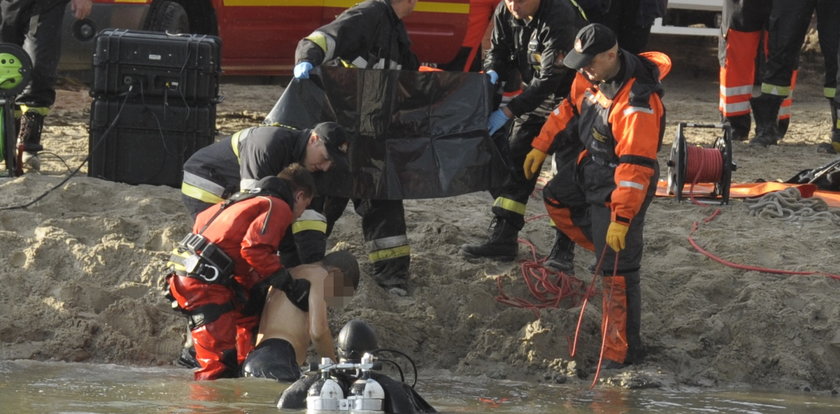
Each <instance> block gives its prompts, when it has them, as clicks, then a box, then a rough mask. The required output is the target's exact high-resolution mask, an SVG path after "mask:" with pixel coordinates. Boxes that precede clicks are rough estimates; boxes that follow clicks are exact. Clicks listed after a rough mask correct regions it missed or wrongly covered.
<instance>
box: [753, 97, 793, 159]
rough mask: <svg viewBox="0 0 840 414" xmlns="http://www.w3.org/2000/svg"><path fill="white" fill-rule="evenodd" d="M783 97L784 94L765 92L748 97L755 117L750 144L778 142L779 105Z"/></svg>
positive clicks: (773, 143)
mask: <svg viewBox="0 0 840 414" xmlns="http://www.w3.org/2000/svg"><path fill="white" fill-rule="evenodd" d="M784 99H785V98H784V96H778V95H770V94H766V93H762V94H761V95H759V96H758V97H757V98H752V99H750V105H752V111H753V117H754V118H755V137H753V139H752V140H750V145H753V146H761V147H767V146H770V145H776V143H778V141H779V137H780V135H779V107H780V106H781V105H782V101H783V100H784Z"/></svg>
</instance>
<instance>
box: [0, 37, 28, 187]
mask: <svg viewBox="0 0 840 414" xmlns="http://www.w3.org/2000/svg"><path fill="white" fill-rule="evenodd" d="M31 71H32V59H30V58H29V55H28V54H27V53H26V51H25V50H23V48H21V47H20V46H17V45H13V44H10V43H0V153H2V154H3V160H4V161H5V162H6V171H7V172H6V173H3V172H0V175H5V176H9V177H11V176H15V175H20V174H21V170H20V167H19V166H18V165H16V164H17V159H16V154H15V152H16V151H15V141H16V140H17V128H15V106H14V105H15V97H17V95H18V94H19V93H20V92H21V91H23V88H25V87H26V85H27V84H29V78H30V76H31Z"/></svg>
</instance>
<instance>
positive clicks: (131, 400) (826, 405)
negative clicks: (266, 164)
mask: <svg viewBox="0 0 840 414" xmlns="http://www.w3.org/2000/svg"><path fill="white" fill-rule="evenodd" d="M422 375H423V374H422V373H421V380H422V379H423V377H422ZM416 388H417V389H418V391H420V393H421V394H422V395H423V396H424V397H425V398H426V399H427V400H428V401H429V402H430V403H432V405H434V406H435V407H436V408H437V409H438V410H440V411H441V412H447V413H455V412H457V413H488V412H492V413H610V414H612V413H751V414H752V413H792V412H795V413H804V414H816V413H837V412H840V398H837V397H828V396H819V395H814V394H805V393H803V394H776V393H763V392H745V391H715V390H707V389H702V390H698V389H683V390H679V391H673V390H671V391H666V390H661V389H648V390H633V391H629V390H623V389H615V388H610V387H597V388H595V389H593V390H590V389H588V388H587V387H580V386H579V385H574V386H572V385H547V384H533V383H525V382H515V381H503V380H490V379H486V378H467V377H459V378H448V379H445V380H434V381H430V380H428V378H427V380H426V381H421V382H419V383H418V384H417V387H416ZM282 390H283V386H282V385H281V384H278V383H276V382H274V381H270V380H257V379H236V380H219V381H209V382H207V381H205V382H196V381H193V380H192V375H191V372H190V371H189V370H187V369H183V368H176V367H163V368H147V367H143V368H137V367H127V366H119V365H107V364H75V363H62V362H37V361H0V412H3V413H14V414H30V413H278V412H279V411H278V410H277V409H276V408H275V407H274V403H275V400H276V398H277V396H278V395H279V393H280V392H281V391H282ZM284 412H289V411H284ZM291 412H295V411H291ZM298 412H302V411H298Z"/></svg>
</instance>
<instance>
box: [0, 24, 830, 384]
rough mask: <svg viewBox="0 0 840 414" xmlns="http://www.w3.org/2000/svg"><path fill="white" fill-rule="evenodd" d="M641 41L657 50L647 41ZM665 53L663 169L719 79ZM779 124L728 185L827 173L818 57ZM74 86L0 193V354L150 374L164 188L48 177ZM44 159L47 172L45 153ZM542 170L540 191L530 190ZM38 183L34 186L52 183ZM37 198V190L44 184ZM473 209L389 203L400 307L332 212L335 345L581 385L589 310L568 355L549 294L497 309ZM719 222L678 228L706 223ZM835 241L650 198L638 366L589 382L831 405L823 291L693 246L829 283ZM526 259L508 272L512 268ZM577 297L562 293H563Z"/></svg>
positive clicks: (513, 289)
mask: <svg viewBox="0 0 840 414" xmlns="http://www.w3.org/2000/svg"><path fill="white" fill-rule="evenodd" d="M657 41H658V42H659V43H657ZM653 46H659V47H660V48H662V49H664V50H666V51H668V52H670V53H671V54H672V55H673V56H672V57H673V58H674V70H673V71H672V73H671V74H670V75H669V77H668V78H667V79H666V81H665V87H666V95H665V98H664V101H665V104H666V106H667V109H668V130H667V133H666V136H665V142H664V143H663V146H662V150H661V151H660V154H659V155H660V164H661V165H662V168H663V176H664V171H665V170H666V169H667V167H666V164H665V163H666V161H667V160H668V157H669V153H670V149H671V143H672V142H673V139H674V131H675V127H674V126H675V124H676V122H678V121H702V122H714V121H716V120H717V117H718V115H717V111H716V108H717V98H718V93H717V90H718V84H717V77H716V67H715V65H716V60H715V56H714V53H715V52H714V42H713V41H711V39H689V40H685V39H678V41H677V42H676V43H674V41H672V40H669V41H663V40H662V39H659V40H657V38H654V45H653ZM804 66H805V70H803V72H802V74H801V75H800V79H799V89H798V90H797V91H796V99H797V100H796V103H795V104H794V109H793V114H794V115H793V124H792V125H791V127H790V131H789V132H788V134H787V136H786V137H785V138H784V140H783V141H782V143H781V145H778V146H774V147H771V148H766V149H758V148H751V147H749V146H747V145H746V143H743V142H737V143H735V144H734V151H733V152H734V160H735V162H736V163H737V166H738V168H737V170H736V171H735V173H734V174H733V181H735V182H751V181H755V180H757V179H764V180H777V179H782V180H784V179H787V178H790V177H792V176H793V175H795V174H796V173H797V172H799V171H800V170H802V169H806V168H813V167H816V166H818V165H821V164H823V163H825V162H828V161H830V160H832V159H834V158H836V155H827V154H821V153H818V152H817V151H816V148H815V147H816V144H817V143H820V142H825V141H827V134H828V131H829V124H830V118H829V110H828V104H827V102H826V101H825V99H824V98H822V89H821V88H822V86H821V80H822V78H821V76H822V75H821V73H820V70H819V61H818V58H814V57H809V58H807V59H806V60H805V62H804ZM281 90H282V86H281V85H280V83H279V82H278V81H276V80H275V81H263V83H262V84H234V83H227V82H226V83H224V84H223V85H222V91H221V94H222V95H224V96H225V100H224V101H223V102H222V103H220V104H219V106H218V111H219V114H218V119H217V127H218V129H219V131H220V133H222V134H229V133H232V132H234V131H236V130H238V129H240V128H242V127H245V126H249V125H253V124H256V123H259V122H260V121H261V120H262V118H263V117H264V116H265V114H266V112H267V111H268V110H270V109H271V106H272V105H273V102H274V101H275V100H276V99H277V97H279V95H280V92H281ZM89 108H90V98H89V96H88V93H87V89H86V88H85V87H84V86H81V85H73V84H65V85H64V87H63V88H62V89H61V90H60V91H59V94H58V101H57V103H56V106H55V108H54V112H53V115H52V116H51V117H50V118H49V120H48V126H47V127H46V129H45V133H44V136H45V138H44V144H45V147H46V148H47V149H48V152H47V153H45V154H44V155H43V160H44V166H43V172H42V174H40V175H38V174H26V175H24V176H22V177H17V178H13V179H8V178H7V179H0V194H3V197H2V202H0V206H2V207H9V206H18V205H22V204H26V203H29V202H31V201H32V200H34V199H35V198H36V197H38V196H40V195H42V194H43V193H45V192H47V191H49V193H48V194H47V195H46V196H44V197H43V198H42V199H40V201H37V202H35V203H34V204H32V205H30V206H28V207H26V208H20V209H11V210H9V209H4V210H0V285H2V286H3V288H2V289H0V359H21V358H23V359H37V360H61V361H87V362H112V363H119V364H130V365H141V366H144V365H167V364H171V363H172V360H173V359H174V358H175V356H176V355H177V353H178V350H179V349H180V344H181V342H182V340H183V336H184V334H185V327H184V325H185V324H184V320H183V319H182V317H181V316H179V315H178V314H176V313H175V312H173V311H172V310H171V309H170V308H169V303H168V302H167V301H166V300H165V299H164V297H163V295H162V289H161V288H162V286H163V285H162V284H163V278H164V275H165V270H166V269H165V263H166V260H167V258H168V252H169V250H170V249H171V248H172V247H173V246H174V243H176V242H177V241H178V240H179V239H180V238H182V237H183V235H184V234H186V232H187V231H188V230H189V219H188V217H187V215H186V213H185V210H184V208H183V206H182V204H181V202H180V196H179V192H178V190H177V189H174V188H170V187H165V186H150V185H139V186H131V185H126V184H120V183H115V182H109V181H103V180H99V179H94V178H89V177H87V176H86V175H85V172H86V166H85V167H83V168H82V170H81V173H80V174H78V175H76V176H74V177H73V178H71V179H69V181H66V182H63V180H64V179H65V178H66V175H67V173H68V172H69V170H71V169H75V168H76V167H78V166H79V165H80V164H81V163H82V161H83V160H84V159H85V157H86V156H87V145H88V144H87V143H88V133H87V123H88V120H89V112H90V109H89ZM717 135H719V134H717V131H716V130H689V133H688V134H687V139H688V142H689V143H692V144H698V145H702V146H707V147H708V146H711V145H712V142H713V140H714V139H715V138H716V137H717ZM59 157H60V158H59ZM549 174H550V172H549V169H548V167H546V168H544V170H543V177H544V178H548V176H549ZM56 186H57V188H55V189H52V188H53V187H56ZM51 189H52V190H51ZM491 201H492V200H491V198H490V196H489V195H488V194H486V193H474V194H467V195H463V196H458V197H453V198H450V199H438V200H409V201H406V203H405V205H406V218H407V222H408V237H409V239H410V241H411V247H412V253H413V261H412V269H411V277H412V280H411V283H412V285H413V286H414V289H413V293H412V295H411V296H408V297H398V296H395V295H392V294H389V293H388V292H386V291H384V290H383V289H381V288H379V287H378V286H377V285H376V284H375V283H373V282H372V281H371V280H370V277H369V275H368V273H367V267H368V266H367V265H368V263H367V258H366V252H365V248H364V243H363V239H362V234H361V229H360V222H361V221H360V218H359V217H358V216H357V215H356V214H355V213H354V212H353V211H352V209H348V210H347V211H346V212H345V215H344V216H343V217H342V218H341V219H340V220H339V222H338V223H337V226H336V230H335V232H334V234H333V235H332V237H331V238H330V240H329V244H330V247H334V246H339V247H341V248H349V249H351V250H352V251H353V252H354V253H356V254H357V255H358V257H359V258H360V260H361V261H362V263H363V264H364V265H365V266H364V269H365V273H364V274H363V280H362V284H361V289H360V292H359V293H358V294H357V295H356V296H355V298H354V299H353V300H352V301H351V302H350V304H349V305H348V306H347V307H346V308H345V309H343V310H342V311H340V312H333V313H332V318H331V323H332V324H333V327H334V329H335V331H336V332H337V330H338V328H340V327H341V325H342V324H343V323H344V322H346V321H347V320H349V319H351V318H363V319H366V320H368V321H369V322H371V323H373V324H374V326H375V327H376V328H377V330H378V332H379V335H380V344H381V345H383V346H387V347H390V348H397V349H401V350H403V351H404V352H406V353H408V354H409V355H411V356H412V357H413V358H414V359H415V360H416V361H417V362H418V363H419V367H420V369H421V370H422V369H432V368H435V369H439V368H442V369H449V370H451V371H452V372H454V373H457V374H462V375H484V376H488V377H491V378H511V379H524V380H530V381H552V382H575V381H576V382H580V383H581V384H588V383H589V382H591V381H592V379H593V375H594V371H595V367H596V362H597V360H598V349H599V346H600V335H599V331H598V329H599V328H598V327H599V323H600V316H601V312H600V308H601V306H600V296H599V295H596V296H595V297H594V298H593V299H592V300H591V301H590V304H589V305H588V307H587V308H586V312H585V314H584V318H583V324H582V327H581V331H580V335H579V339H578V351H577V354H576V356H575V357H574V358H571V357H570V356H569V344H570V341H571V338H572V337H573V336H574V332H575V325H576V323H577V319H578V315H579V314H580V305H579V304H578V303H576V302H575V301H573V300H565V301H563V302H561V303H560V306H559V307H555V308H546V309H542V310H541V311H540V312H539V313H538V314H537V313H535V312H534V311H532V310H531V309H527V308H520V307H513V306H509V305H505V304H502V303H499V302H498V301H497V300H496V297H497V296H498V295H499V294H500V290H499V285H498V284H497V280H498V279H499V278H501V280H502V282H503V283H502V285H503V287H504V292H505V293H506V294H507V295H509V296H510V297H521V298H524V299H526V300H529V301H534V300H535V299H534V298H533V297H532V296H531V295H530V294H529V293H528V291H527V289H526V288H525V285H524V283H523V278H522V272H521V270H520V264H519V263H517V262H514V263H500V262H494V261H486V260H473V261H466V260H464V259H462V258H461V256H460V255H459V254H458V249H459V246H460V245H461V244H463V243H467V242H472V241H474V240H477V239H480V238H482V237H484V236H485V235H486V231H487V226H488V224H489V222H490V216H489V212H490V203H491ZM716 208H720V209H721V213H720V214H719V215H718V216H717V218H716V219H714V220H712V221H711V222H709V223H706V224H701V225H700V228H699V229H698V230H697V231H696V232H695V233H693V234H692V233H690V232H691V226H692V223H694V222H702V221H703V219H704V218H706V217H708V216H709V215H710V214H712V212H713V211H714V210H715V209H716ZM544 214H545V210H544V207H543V205H542V203H541V201H540V198H539V193H535V195H534V198H533V199H532V201H531V202H529V204H528V210H527V217H528V218H529V219H530V220H529V222H528V223H527V224H526V226H525V229H524V231H523V232H521V233H520V236H521V237H522V238H523V239H527V240H528V241H530V242H531V243H533V245H534V246H536V252H537V254H538V255H539V256H540V257H541V256H542V255H545V254H546V253H547V251H548V250H549V249H550V247H551V245H550V243H551V241H552V237H553V236H552V233H551V231H550V229H549V228H548V224H547V218H545V217H542V216H543V215H544ZM839 229H840V228H838V226H837V225H835V224H832V223H831V222H830V221H828V222H827V221H824V220H823V221H812V222H788V221H782V220H778V219H766V218H759V217H755V216H751V215H750V214H749V209H748V207H747V204H746V203H743V202H742V201H741V200H732V202H731V203H730V204H729V205H725V206H718V205H712V206H702V205H701V206H698V205H694V204H692V203H690V202H688V201H684V202H682V203H678V202H676V201H675V200H674V199H672V198H657V199H656V200H655V201H654V202H653V204H652V205H651V207H650V210H649V212H648V216H647V231H646V246H645V257H644V260H643V268H642V294H643V305H642V306H643V308H642V312H643V314H642V337H643V340H644V342H645V343H646V345H647V346H648V347H649V354H648V356H647V358H646V359H645V360H644V362H642V363H640V364H638V365H634V366H631V367H628V368H626V369H624V370H622V371H605V372H602V373H601V375H600V380H601V381H602V382H603V383H608V384H612V385H613V386H624V387H655V386H660V387H680V386H710V387H730V386H733V387H737V386H748V387H759V388H767V389H782V390H811V391H815V392H826V393H828V392H833V393H836V392H837V390H838V389H840V377H838V376H837V372H840V326H838V325H837V320H840V301H838V300H836V296H835V295H836V292H837V289H838V288H840V281H838V280H834V279H831V278H829V277H826V276H823V275H819V274H817V275H784V274H771V273H765V272H758V271H747V270H742V269H735V268H731V267H727V266H724V265H722V264H720V263H718V262H715V261H712V260H710V259H709V258H707V257H706V256H704V255H702V254H700V253H698V252H697V250H695V249H694V248H693V247H692V246H691V245H690V244H689V241H688V237H689V235H692V237H693V238H694V239H695V240H696V241H697V243H698V244H699V245H701V246H703V248H705V249H708V250H709V251H711V252H713V253H714V254H716V255H719V256H721V257H723V258H726V259H727V260H730V261H733V262H737V263H741V264H744V265H750V266H761V267H769V268H778V269H785V270H792V271H815V272H827V273H840V260H838V259H837V252H838V251H840V232H838V230H839ZM529 257H530V252H529V248H528V247H527V246H526V245H524V244H523V245H522V246H521V248H520V259H523V260H524V259H529ZM593 262H594V256H593V254H592V253H590V252H587V251H585V250H583V249H580V248H578V249H577V252H576V265H577V266H576V267H577V268H576V274H577V279H575V280H580V281H581V282H580V283H579V284H578V285H579V286H583V283H586V284H588V283H590V281H591V279H592V277H591V274H590V273H589V270H588V269H589V266H590V265H591V264H592V263H593ZM582 289H583V288H580V289H578V292H582Z"/></svg>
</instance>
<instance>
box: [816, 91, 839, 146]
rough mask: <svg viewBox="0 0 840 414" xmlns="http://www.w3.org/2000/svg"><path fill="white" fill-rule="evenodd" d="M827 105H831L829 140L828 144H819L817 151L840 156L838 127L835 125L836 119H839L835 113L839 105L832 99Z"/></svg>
mask: <svg viewBox="0 0 840 414" xmlns="http://www.w3.org/2000/svg"><path fill="white" fill-rule="evenodd" d="M828 103H829V105H831V139H830V141H829V142H828V143H823V144H820V145H819V146H818V147H817V149H818V150H819V151H820V152H826V153H829V154H840V125H839V124H838V123H837V119H838V118H840V116H838V115H839V114H838V113H837V112H838V111H840V103H837V102H836V101H835V100H834V99H833V98H829V100H828Z"/></svg>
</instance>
